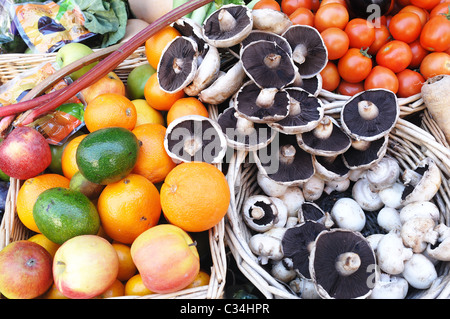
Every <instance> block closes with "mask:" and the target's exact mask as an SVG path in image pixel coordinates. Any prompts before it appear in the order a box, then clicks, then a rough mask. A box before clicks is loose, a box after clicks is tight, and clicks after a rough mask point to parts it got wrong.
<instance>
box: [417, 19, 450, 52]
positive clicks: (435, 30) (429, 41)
mask: <svg viewBox="0 0 450 319" xmlns="http://www.w3.org/2000/svg"><path fill="white" fill-rule="evenodd" d="M420 44H421V45H422V46H423V47H424V48H425V49H427V50H428V51H438V52H441V51H445V50H447V49H448V47H450V20H448V19H447V17H445V16H436V17H434V18H432V19H430V20H429V21H428V22H427V23H426V24H425V26H424V27H423V29H422V33H421V34H420Z"/></svg>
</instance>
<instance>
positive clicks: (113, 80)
mask: <svg viewBox="0 0 450 319" xmlns="http://www.w3.org/2000/svg"><path fill="white" fill-rule="evenodd" d="M104 93H116V94H120V95H123V96H125V94H126V88H125V84H124V83H123V82H122V80H121V79H120V78H119V77H118V76H117V74H115V73H114V72H112V71H111V72H109V73H108V74H107V75H105V76H104V77H102V78H101V79H100V80H98V81H97V82H95V83H93V84H91V85H90V86H88V87H87V88H85V89H83V90H81V94H82V95H83V98H84V101H85V102H86V103H87V104H89V102H90V101H92V100H93V99H95V98H96V97H97V96H99V95H100V94H104Z"/></svg>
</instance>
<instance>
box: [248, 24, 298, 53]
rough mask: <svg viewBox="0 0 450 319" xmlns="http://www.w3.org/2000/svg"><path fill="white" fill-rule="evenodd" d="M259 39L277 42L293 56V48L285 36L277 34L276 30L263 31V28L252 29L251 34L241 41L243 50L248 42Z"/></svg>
mask: <svg viewBox="0 0 450 319" xmlns="http://www.w3.org/2000/svg"><path fill="white" fill-rule="evenodd" d="M259 40H266V41H271V42H275V43H276V44H278V45H279V46H280V47H281V48H282V49H283V50H284V51H286V52H287V53H288V54H289V55H290V56H292V49H291V46H290V45H289V42H287V40H286V39H285V38H283V37H282V36H281V35H279V34H276V33H274V32H270V31H262V30H252V31H251V32H250V34H249V35H248V36H247V37H246V38H245V39H244V40H242V42H241V44H240V45H241V50H242V49H243V48H245V47H246V46H247V45H248V44H250V43H252V42H255V41H259Z"/></svg>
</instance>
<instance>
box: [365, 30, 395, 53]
mask: <svg viewBox="0 0 450 319" xmlns="http://www.w3.org/2000/svg"><path fill="white" fill-rule="evenodd" d="M390 36H391V33H390V32H389V29H388V27H387V26H385V25H381V26H380V27H379V28H375V40H374V41H373V43H372V45H371V46H370V47H369V51H368V52H369V54H371V55H376V54H377V52H378V50H379V49H380V48H381V47H382V46H383V45H385V44H386V43H388V42H389V40H390Z"/></svg>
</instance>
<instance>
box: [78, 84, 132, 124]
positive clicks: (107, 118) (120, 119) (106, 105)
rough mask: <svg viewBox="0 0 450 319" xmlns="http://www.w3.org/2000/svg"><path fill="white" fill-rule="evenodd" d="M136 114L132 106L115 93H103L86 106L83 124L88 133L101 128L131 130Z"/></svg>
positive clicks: (128, 101)
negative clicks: (113, 127) (116, 127)
mask: <svg viewBox="0 0 450 319" xmlns="http://www.w3.org/2000/svg"><path fill="white" fill-rule="evenodd" d="M136 119H137V113H136V107H135V106H134V104H133V103H132V102H131V101H130V100H129V99H128V98H127V97H125V96H123V95H120V94H117V93H104V94H100V95H99V96H97V97H96V98H94V99H93V100H92V101H91V102H89V103H88V105H86V109H85V111H84V123H85V124H86V128H87V129H88V130H89V132H94V131H97V130H99V129H101V128H105V127H112V126H119V127H123V128H126V129H127V130H132V129H133V128H134V126H135V125H136Z"/></svg>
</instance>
